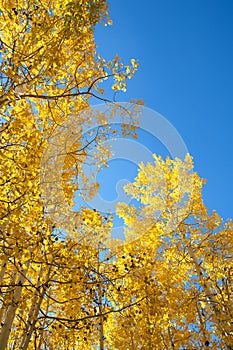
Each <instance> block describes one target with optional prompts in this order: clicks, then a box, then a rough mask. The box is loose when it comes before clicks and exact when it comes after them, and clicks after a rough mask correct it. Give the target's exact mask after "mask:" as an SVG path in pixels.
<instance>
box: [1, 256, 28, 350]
mask: <svg viewBox="0 0 233 350" xmlns="http://www.w3.org/2000/svg"><path fill="white" fill-rule="evenodd" d="M29 264H30V262H29V261H28V262H27V263H26V269H23V270H22V272H21V273H20V272H19V273H18V279H17V286H16V287H15V289H14V292H13V298H12V301H11V303H10V305H9V306H8V308H7V311H6V314H5V318H4V321H3V326H2V329H1V332H0V350H5V349H6V347H7V343H8V340H9V336H10V332H11V328H12V324H13V321H14V317H15V312H16V310H17V308H18V302H19V299H20V297H21V294H22V290H23V284H24V281H25V275H26V273H27V270H28V267H29Z"/></svg>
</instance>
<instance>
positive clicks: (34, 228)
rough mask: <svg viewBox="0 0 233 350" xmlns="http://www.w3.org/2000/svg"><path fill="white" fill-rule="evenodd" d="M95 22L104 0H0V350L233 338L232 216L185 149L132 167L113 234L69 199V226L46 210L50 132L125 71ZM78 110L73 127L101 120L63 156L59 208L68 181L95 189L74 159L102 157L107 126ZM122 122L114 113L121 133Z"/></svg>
mask: <svg viewBox="0 0 233 350" xmlns="http://www.w3.org/2000/svg"><path fill="white" fill-rule="evenodd" d="M100 22H102V23H103V24H105V25H109V24H111V21H110V19H109V16H108V6H107V2H106V1H105V0H73V1H67V0H41V1H39V0H0V28H1V32H0V83H1V85H0V110H1V115H0V123H1V124H0V137H1V141H0V157H1V163H0V263H1V265H0V290H1V293H0V327H1V328H0V350H4V349H9V350H10V349H11V350H13V349H14V350H18V349H20V350H27V349H28V350H42V349H50V350H53V349H64V350H71V349H84V350H85V349H101V350H103V349H122V350H123V349H124V350H126V349H129V350H134V349H135V350H136V349H148V350H152V349H187V350H188V349H190V350H191V349H205V348H211V349H233V322H232V320H233V302H232V300H233V298H232V296H233V263H232V254H233V226H232V222H231V221H228V222H226V223H224V222H223V220H222V219H221V218H220V217H219V216H218V215H217V213H216V212H213V213H208V211H207V209H206V207H205V205H204V203H203V200H202V187H203V184H204V181H203V180H202V179H201V178H200V177H199V176H198V174H197V173H196V172H195V171H194V170H193V163H192V158H191V157H190V156H189V155H187V157H186V159H185V160H184V161H181V160H179V159H175V160H171V159H169V158H167V159H166V160H163V159H162V158H161V157H158V156H154V163H153V164H146V165H145V164H141V165H140V167H139V171H138V175H137V177H136V179H135V181H134V183H133V184H130V185H128V186H127V187H126V188H125V191H126V193H127V194H128V195H130V196H131V197H132V198H133V199H135V200H136V201H137V203H138V205H135V206H133V205H126V204H124V203H120V204H118V207H117V213H118V215H119V216H120V217H121V218H122V219H123V220H124V222H125V230H124V234H125V242H124V244H122V245H121V246H119V245H118V246H117V247H114V246H112V248H111V247H109V245H108V244H107V240H108V238H109V236H111V227H112V225H113V223H112V222H111V217H109V216H108V215H107V214H105V215H102V214H101V213H99V212H98V211H96V210H92V209H90V208H85V207H83V208H81V209H80V211H79V212H77V213H76V215H77V217H78V221H77V222H79V223H80V225H79V226H77V227H76V231H75V232H72V235H68V234H66V233H65V232H64V231H63V230H61V229H59V227H57V223H56V220H55V219H54V218H55V217H54V218H53V217H52V216H51V215H48V214H49V206H47V205H45V202H44V200H43V194H42V192H41V188H42V187H41V179H42V178H41V164H42V163H41V161H42V159H43V155H44V154H45V152H46V149H48V147H49V142H50V137H51V135H53V134H54V132H55V131H56V130H57V128H58V127H59V126H60V125H66V122H67V123H68V121H69V120H70V119H69V117H70V115H72V114H76V115H79V113H80V112H82V111H83V110H84V109H86V108H88V107H89V105H90V99H95V101H96V102H98V101H102V102H105V103H111V101H112V100H113V99H114V97H113V98H112V96H110V97H108V96H107V92H105V90H104V82H105V81H106V80H109V81H110V82H111V87H112V91H113V93H115V92H116V91H125V89H126V81H127V79H128V78H131V77H132V76H133V75H134V73H135V71H136V70H137V63H136V62H135V60H133V59H132V60H131V62H130V65H123V63H122V62H121V59H120V58H119V57H118V56H116V57H115V58H114V59H113V60H112V61H106V60H105V59H104V58H102V57H100V56H99V55H98V53H97V49H96V44H95V41H94V29H95V26H96V25H97V24H98V23H100ZM113 105H114V104H113ZM112 115H113V117H114V112H113V114H112ZM85 118H86V117H85V114H80V119H79V127H80V129H78V132H80V134H81V131H82V127H83V125H84V124H85V123H87V124H88V125H89V124H90V125H93V127H94V126H95V123H98V122H102V123H103V122H104V123H105V127H104V128H103V130H98V132H96V131H95V132H94V133H93V134H91V135H89V139H87V138H85V137H83V138H82V137H79V138H77V139H76V140H75V142H74V144H73V145H72V147H71V149H70V150H69V152H68V153H67V154H65V156H64V165H63V168H62V184H63V189H64V193H65V196H66V200H67V203H69V206H70V207H72V203H73V200H74V197H75V193H77V192H78V195H80V197H83V198H87V197H88V198H89V197H91V196H93V195H95V193H96V191H97V190H98V184H96V183H91V181H90V179H88V178H86V177H85V173H84V172H83V165H84V164H85V162H87V161H89V158H88V156H89V155H90V154H91V149H92V148H94V149H95V157H94V161H95V163H97V164H99V166H100V167H101V166H102V165H103V166H104V165H105V164H106V162H107V158H108V155H109V153H108V152H109V150H107V149H105V148H104V147H105V146H104V145H105V143H104V141H105V140H106V139H107V138H108V137H109V135H112V133H113V132H115V131H114V130H113V129H112V128H111V126H110V125H108V124H107V120H106V119H104V120H103V116H102V115H97V116H95V118H91V119H90V120H89V119H88V120H87V119H85ZM128 118H129V120H131V117H130V116H128ZM131 131H132V132H134V129H131V127H129V125H128V124H127V117H125V116H124V118H123V123H122V133H123V135H124V136H126V135H127V134H128V133H130V132H131ZM74 179H75V181H74ZM87 184H88V186H87ZM58 202H59V201H58ZM57 204H59V203H57ZM59 208H60V209H59V210H60V214H62V213H63V212H62V210H63V209H64V208H63V207H62V206H61V207H59ZM53 219H54V220H53ZM80 237H81V238H80ZM82 237H83V239H82ZM85 237H89V240H88V239H86V238H85ZM93 237H94V238H95V239H94V242H95V244H90V240H91V241H92V243H93ZM96 237H98V239H96ZM99 237H101V239H99Z"/></svg>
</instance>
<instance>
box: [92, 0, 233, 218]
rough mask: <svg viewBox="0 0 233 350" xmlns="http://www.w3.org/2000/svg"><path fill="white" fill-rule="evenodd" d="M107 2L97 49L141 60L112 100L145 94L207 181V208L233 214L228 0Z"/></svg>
mask: <svg viewBox="0 0 233 350" xmlns="http://www.w3.org/2000/svg"><path fill="white" fill-rule="evenodd" d="M109 4H110V16H111V19H112V20H113V22H114V24H113V26H111V27H103V26H98V27H97V30H96V42H97V45H98V52H99V53H100V54H101V55H103V56H104V57H106V58H109V59H111V58H113V57H114V56H115V54H118V55H119V56H120V57H122V59H123V62H125V63H128V62H129V60H130V59H131V58H132V57H133V58H135V59H136V60H137V61H138V62H139V65H140V67H139V71H138V72H137V74H136V75H135V77H134V78H133V79H132V80H131V81H129V84H128V90H127V93H122V94H119V96H118V101H129V100H130V99H131V98H143V100H144V102H145V103H146V106H147V107H149V108H152V109H154V110H156V111H157V112H159V113H161V114H162V115H163V116H164V117H166V118H167V119H168V120H169V121H170V122H171V123H172V124H173V126H174V127H175V128H176V129H177V130H178V131H179V133H180V134H181V136H182V138H183V139H184V141H185V143H186V145H187V147H188V149H189V152H190V154H191V155H192V156H193V157H194V163H195V169H196V170H197V171H198V173H199V174H200V176H201V177H204V178H206V179H207V180H208V182H207V184H206V185H205V189H204V200H205V203H206V205H207V207H208V208H209V209H210V210H212V209H216V210H217V212H218V213H219V214H220V215H221V216H222V217H223V218H228V217H232V207H233V206H232V197H233V185H232V175H233V165H232V150H233V136H232V129H233V128H232V126H233V119H232V118H233V21H232V18H233V1H231V0H224V1H220V0H218V1H217V0H159V1H158V0H153V1H152V0H148V1H145V2H141V1H133V0H124V1H122V0H117V1H116V0H110V1H109ZM145 142H147V141H146V139H145ZM156 147H157V146H156ZM156 147H155V149H153V151H156V152H157V153H159V152H160V147H158V148H156ZM116 172H117V170H116V169H114V174H116ZM109 174H110V175H111V173H109ZM109 174H108V176H109Z"/></svg>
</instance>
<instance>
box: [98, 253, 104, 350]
mask: <svg viewBox="0 0 233 350" xmlns="http://www.w3.org/2000/svg"><path fill="white" fill-rule="evenodd" d="M99 259H100V253H99V255H98V294H99V315H100V316H99V344H100V350H104V320H103V292H102V283H101V278H100V260H99Z"/></svg>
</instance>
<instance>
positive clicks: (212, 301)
mask: <svg viewBox="0 0 233 350" xmlns="http://www.w3.org/2000/svg"><path fill="white" fill-rule="evenodd" d="M182 238H183V240H184V242H185V245H186V247H187V250H188V254H189V256H190V258H191V259H192V261H193V264H194V266H195V270H196V272H197V274H198V277H199V279H200V283H201V285H202V287H203V289H204V292H205V295H206V298H207V299H208V300H209V302H210V306H211V308H212V310H213V313H214V315H215V317H216V323H217V328H218V330H219V331H220V334H221V335H222V340H223V341H224V343H225V348H226V349H229V350H232V344H230V343H229V338H228V335H227V332H226V331H225V329H224V325H223V324H222V322H221V313H220V311H219V309H218V306H217V305H218V301H217V300H216V298H215V295H214V292H213V291H212V290H211V287H210V285H209V282H208V281H207V279H204V277H203V272H202V270H201V268H200V265H199V263H198V259H197V257H196V255H195V252H194V250H193V248H192V247H191V246H190V245H189V242H188V240H187V238H186V236H185V234H184V233H183V235H182ZM231 343H232V342H231Z"/></svg>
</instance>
